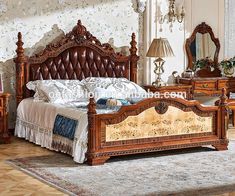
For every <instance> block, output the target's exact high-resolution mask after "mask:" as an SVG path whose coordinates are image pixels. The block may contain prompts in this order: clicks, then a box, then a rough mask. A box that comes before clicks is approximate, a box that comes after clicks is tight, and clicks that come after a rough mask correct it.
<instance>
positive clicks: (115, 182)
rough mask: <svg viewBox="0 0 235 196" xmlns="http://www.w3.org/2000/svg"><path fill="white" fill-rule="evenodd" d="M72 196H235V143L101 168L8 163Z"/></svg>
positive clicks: (47, 161)
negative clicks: (228, 195) (223, 148)
mask: <svg viewBox="0 0 235 196" xmlns="http://www.w3.org/2000/svg"><path fill="white" fill-rule="evenodd" d="M8 163H10V164H12V165H15V166H17V167H18V168H20V169H21V170H22V171H25V172H27V173H28V174H30V175H33V176H35V177H36V178H38V179H40V180H43V181H44V182H46V183H48V184H50V185H53V186H55V187H57V188H59V189H60V190H62V191H64V192H66V193H68V194H70V195H86V196H88V195H101V196H102V195H104V196H112V195H123V196H125V195H172V194H173V195H187V196H188V195H213V194H221V193H224V192H230V191H231V192H232V191H235V142H230V146H229V150H228V151H222V152H218V151H214V150H213V149H210V148H206V147H204V148H195V149H186V150H175V151H169V152H159V153H151V154H146V155H138V156H129V157H119V158H113V159H111V160H110V161H108V162H107V163H106V164H105V165H102V166H95V167H91V166H87V165H85V164H84V165H78V164H76V163H74V162H73V160H72V158H71V157H69V156H66V155H63V154H59V153H55V154H53V155H49V156H39V157H28V158H22V159H14V160H9V161H8Z"/></svg>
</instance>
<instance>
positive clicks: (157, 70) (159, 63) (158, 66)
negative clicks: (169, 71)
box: [152, 58, 166, 87]
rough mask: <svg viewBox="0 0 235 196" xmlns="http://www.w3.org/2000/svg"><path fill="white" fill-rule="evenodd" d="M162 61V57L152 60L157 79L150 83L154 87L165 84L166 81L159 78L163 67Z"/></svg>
mask: <svg viewBox="0 0 235 196" xmlns="http://www.w3.org/2000/svg"><path fill="white" fill-rule="evenodd" d="M164 63H165V61H164V60H163V59H162V58H158V59H156V60H155V61H154V64H155V69H154V73H155V74H156V75H157V79H156V81H155V82H153V83H152V85H154V86H156V87H160V86H165V85H166V83H165V82H163V80H162V79H161V75H162V74H163V73H164V69H163V65H164Z"/></svg>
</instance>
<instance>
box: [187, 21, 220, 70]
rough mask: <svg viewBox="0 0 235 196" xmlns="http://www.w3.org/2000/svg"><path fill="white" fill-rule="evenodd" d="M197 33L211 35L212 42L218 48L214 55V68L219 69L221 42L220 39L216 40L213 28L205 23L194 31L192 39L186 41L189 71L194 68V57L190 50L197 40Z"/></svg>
mask: <svg viewBox="0 0 235 196" xmlns="http://www.w3.org/2000/svg"><path fill="white" fill-rule="evenodd" d="M197 33H201V34H206V33H209V34H210V37H211V40H212V41H213V42H214V44H215V46H216V51H215V55H214V66H215V68H217V67H218V57H219V51H220V41H219V39H218V38H215V35H214V33H213V30H212V28H211V27H210V26H209V25H207V24H206V23H205V22H203V23H201V24H200V25H198V26H197V27H196V28H195V29H194V31H193V34H192V35H191V37H190V38H188V39H187V40H186V44H185V48H186V53H187V57H188V67H187V68H188V69H192V68H193V56H192V53H191V50H190V45H191V43H192V42H193V41H194V40H195V39H196V34H197Z"/></svg>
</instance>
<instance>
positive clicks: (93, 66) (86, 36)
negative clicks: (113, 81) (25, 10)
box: [15, 20, 139, 103]
mask: <svg viewBox="0 0 235 196" xmlns="http://www.w3.org/2000/svg"><path fill="white" fill-rule="evenodd" d="M16 44H17V50H16V52H17V57H16V58H15V64H16V88H17V89H16V96H17V103H19V102H20V101H21V100H22V99H23V98H25V97H28V96H30V93H29V92H28V90H27V89H26V87H25V85H26V83H27V82H28V81H33V80H39V79H40V80H49V79H78V80H81V79H83V78H86V77H90V76H93V77H126V78H128V79H130V80H131V81H133V82H137V61H138V60H139V56H137V47H136V46H137V43H136V41H135V34H134V33H133V34H132V40H131V42H130V44H131V48H130V55H129V56H125V55H122V54H120V53H116V52H115V51H114V49H113V48H112V46H111V45H110V44H108V43H104V44H102V43H101V42H100V41H99V40H98V39H97V38H96V37H95V36H93V35H92V34H91V33H90V32H89V31H87V29H86V27H85V26H83V25H82V23H81V21H80V20H78V23H77V25H76V26H75V27H74V28H73V29H72V31H71V32H69V33H67V34H66V35H64V36H63V37H62V38H60V39H59V41H58V42H56V43H51V44H49V45H47V46H46V47H45V49H44V50H43V51H42V52H40V53H38V54H36V55H34V56H31V57H27V56H25V55H24V48H23V44H24V43H23V41H22V34H21V33H20V32H19V33H18V42H17V43H16Z"/></svg>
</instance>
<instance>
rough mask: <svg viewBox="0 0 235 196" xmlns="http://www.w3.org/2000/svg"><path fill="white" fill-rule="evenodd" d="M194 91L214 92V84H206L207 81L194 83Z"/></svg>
mask: <svg viewBox="0 0 235 196" xmlns="http://www.w3.org/2000/svg"><path fill="white" fill-rule="evenodd" d="M195 89H196V90H199V89H206V90H216V82H208V81H200V82H196V83H195Z"/></svg>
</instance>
